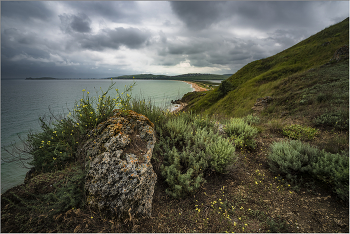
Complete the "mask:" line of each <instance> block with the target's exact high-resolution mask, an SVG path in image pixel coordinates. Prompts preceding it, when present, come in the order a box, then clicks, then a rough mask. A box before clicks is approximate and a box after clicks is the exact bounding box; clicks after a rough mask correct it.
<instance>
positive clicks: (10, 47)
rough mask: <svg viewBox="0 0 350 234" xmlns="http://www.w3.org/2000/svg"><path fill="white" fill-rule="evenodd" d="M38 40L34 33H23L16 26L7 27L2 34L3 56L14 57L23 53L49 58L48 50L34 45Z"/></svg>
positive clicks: (3, 57)
mask: <svg viewBox="0 0 350 234" xmlns="http://www.w3.org/2000/svg"><path fill="white" fill-rule="evenodd" d="M38 42H39V40H38V38H37V36H36V35H35V34H33V33H23V32H21V31H19V30H17V29H15V28H8V29H5V30H3V32H2V34H1V57H2V59H12V58H14V57H15V56H18V55H21V54H23V55H27V56H30V57H33V58H48V57H49V54H48V53H47V52H46V51H44V50H42V49H39V48H37V47H35V46H33V45H36V44H37V43H38Z"/></svg>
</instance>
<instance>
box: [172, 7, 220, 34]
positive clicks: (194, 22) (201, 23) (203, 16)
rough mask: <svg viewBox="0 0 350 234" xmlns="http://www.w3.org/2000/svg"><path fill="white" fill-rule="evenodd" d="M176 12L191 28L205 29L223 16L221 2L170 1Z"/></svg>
mask: <svg viewBox="0 0 350 234" xmlns="http://www.w3.org/2000/svg"><path fill="white" fill-rule="evenodd" d="M170 3H171V7H172V9H173V11H174V12H175V14H177V15H178V16H179V18H180V19H181V20H182V21H184V22H185V24H186V25H187V27H188V28H190V29H198V30H201V29H204V28H206V27H208V26H210V25H212V24H213V23H215V22H216V21H217V20H219V19H220V18H221V15H222V8H221V6H222V3H221V2H182V1H175V2H170Z"/></svg>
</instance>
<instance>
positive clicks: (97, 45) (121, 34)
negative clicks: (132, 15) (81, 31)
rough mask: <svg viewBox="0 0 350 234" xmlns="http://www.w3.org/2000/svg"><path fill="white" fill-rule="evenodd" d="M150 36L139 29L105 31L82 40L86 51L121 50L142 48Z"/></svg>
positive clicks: (120, 28)
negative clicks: (123, 47) (122, 47)
mask: <svg viewBox="0 0 350 234" xmlns="http://www.w3.org/2000/svg"><path fill="white" fill-rule="evenodd" d="M149 36H150V34H149V33H148V32H145V31H141V30H140V29H137V28H122V27H119V28H115V29H103V30H101V31H100V32H99V33H98V34H96V35H91V36H88V37H85V38H83V39H82V40H81V47H82V48H84V49H90V50H97V51H101V50H103V49H105V48H111V49H119V47H120V46H123V45H124V46H126V47H128V48H130V49H137V48H140V47H142V46H143V45H144V44H145V43H146V42H147V39H148V38H149Z"/></svg>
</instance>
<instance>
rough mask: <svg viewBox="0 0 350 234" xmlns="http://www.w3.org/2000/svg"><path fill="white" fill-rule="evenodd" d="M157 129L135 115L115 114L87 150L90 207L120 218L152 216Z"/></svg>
mask: <svg viewBox="0 0 350 234" xmlns="http://www.w3.org/2000/svg"><path fill="white" fill-rule="evenodd" d="M153 128H154V125H153V123H152V122H150V121H149V119H148V118H147V117H145V116H143V115H140V114H137V113H136V112H134V111H121V110H114V115H113V116H112V117H110V118H108V119H107V120H106V121H105V122H102V123H100V124H99V125H98V126H97V127H96V128H95V129H94V130H93V131H92V132H91V133H90V135H91V136H93V137H92V138H91V139H89V140H88V141H87V142H86V144H85V145H84V146H83V152H85V154H86V156H87V157H88V159H89V170H88V173H87V176H86V182H85V189H86V192H87V203H88V205H89V206H91V207H94V208H98V209H99V210H100V211H105V212H107V213H111V214H113V215H114V216H116V217H118V218H130V219H131V218H132V217H135V216H136V217H138V216H150V215H151V209H152V199H153V192H154V186H155V183H156V179H157V175H156V174H155V173H154V171H153V168H152V165H151V157H152V151H153V147H154V143H155V133H154V129H153Z"/></svg>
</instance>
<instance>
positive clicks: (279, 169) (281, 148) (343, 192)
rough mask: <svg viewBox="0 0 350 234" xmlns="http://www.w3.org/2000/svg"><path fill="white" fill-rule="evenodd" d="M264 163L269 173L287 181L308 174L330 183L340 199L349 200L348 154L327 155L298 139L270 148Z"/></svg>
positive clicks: (278, 143) (274, 144)
mask: <svg viewBox="0 0 350 234" xmlns="http://www.w3.org/2000/svg"><path fill="white" fill-rule="evenodd" d="M268 163H269V165H270V168H271V170H272V171H273V172H275V173H278V174H284V175H286V178H287V179H288V180H290V181H295V180H296V179H297V177H298V176H301V175H303V174H309V175H311V176H313V177H315V178H317V179H320V180H322V181H324V182H327V183H330V184H331V185H332V187H333V188H334V190H335V192H336V193H337V194H338V195H339V197H340V198H342V199H344V200H346V199H348V198H349V193H348V191H349V155H348V153H341V154H331V153H327V152H325V151H324V150H322V151H321V150H319V149H317V148H316V147H312V146H310V145H309V144H307V143H303V142H301V141H298V140H291V141H285V142H275V143H273V144H272V145H271V152H270V154H269V156H268Z"/></svg>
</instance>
